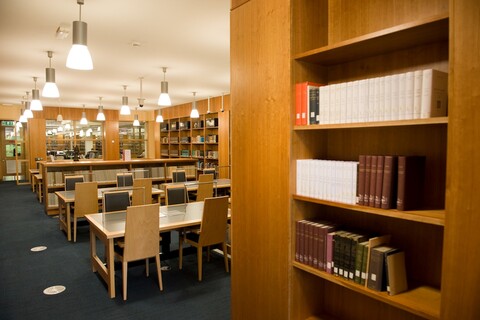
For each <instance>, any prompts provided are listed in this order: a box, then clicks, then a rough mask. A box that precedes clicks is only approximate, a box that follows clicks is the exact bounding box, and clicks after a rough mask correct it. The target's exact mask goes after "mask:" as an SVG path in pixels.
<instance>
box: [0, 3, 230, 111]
mask: <svg viewBox="0 0 480 320" xmlns="http://www.w3.org/2000/svg"><path fill="white" fill-rule="evenodd" d="M74 20H79V5H78V4H77V2H76V0H43V1H40V0H1V1H0V44H1V46H0V70H1V71H0V105H20V104H21V100H22V96H25V95H26V91H30V95H31V90H32V89H33V88H34V81H33V77H38V81H37V88H38V89H40V92H41V89H42V88H43V85H44V83H45V68H46V67H48V66H49V59H48V56H47V51H53V58H52V67H53V68H55V73H56V83H57V86H58V88H59V90H60V98H41V101H42V103H43V105H44V106H62V107H76V108H80V107H82V105H83V104H85V107H86V108H97V106H98V105H99V97H102V99H103V100H102V102H103V103H102V104H103V106H104V108H105V109H120V105H121V101H122V96H123V95H124V91H123V85H127V86H128V87H127V90H126V95H127V96H128V97H129V106H130V108H131V109H134V108H135V107H137V106H138V100H137V98H139V97H140V77H143V80H142V82H143V98H145V104H144V107H143V110H153V109H158V106H157V100H158V96H159V94H160V82H161V81H162V80H163V76H164V75H163V70H162V67H167V73H166V80H167V81H168V86H169V88H168V89H169V94H170V98H171V100H172V105H178V104H182V103H188V102H191V101H192V100H193V94H192V92H193V91H195V92H197V94H196V99H197V100H202V99H206V98H207V97H208V96H212V97H215V96H220V95H222V94H224V93H228V92H229V91H230V60H229V59H230V42H229V41H230V29H229V28H230V22H229V21H230V1H226V0H201V1H200V0H141V1H138V0H137V1H134V0H121V1H118V0H85V4H84V5H83V6H82V9H81V20H82V21H84V22H86V23H87V24H88V43H87V44H88V48H89V50H90V53H91V55H92V60H93V67H94V69H93V70H92V71H78V70H72V69H68V68H66V67H65V62H66V60H67V55H68V52H69V50H70V47H71V45H72V21H74ZM60 26H63V27H66V28H67V29H68V30H69V31H70V34H69V36H68V37H67V38H66V39H58V38H57V37H56V30H57V28H58V27H60Z"/></svg>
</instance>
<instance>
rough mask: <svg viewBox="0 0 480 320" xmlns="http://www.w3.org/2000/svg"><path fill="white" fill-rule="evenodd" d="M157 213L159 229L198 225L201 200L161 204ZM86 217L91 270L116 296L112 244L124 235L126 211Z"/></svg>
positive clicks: (200, 218) (110, 292) (111, 296)
mask: <svg viewBox="0 0 480 320" xmlns="http://www.w3.org/2000/svg"><path fill="white" fill-rule="evenodd" d="M229 213H230V211H229ZM159 214H160V225H159V228H158V230H159V232H165V231H172V230H176V229H180V228H184V227H190V226H197V225H200V224H201V221H202V215H203V201H199V202H191V203H187V204H179V205H173V206H161V207H160V210H159ZM85 218H86V219H87V221H88V222H89V223H90V258H91V260H92V271H93V272H98V273H99V274H100V276H101V277H102V278H103V280H105V282H106V283H107V287H108V294H109V296H110V298H115V265H114V258H115V254H114V250H113V245H114V241H115V239H116V238H121V237H123V236H124V235H125V219H126V213H125V212H119V213H107V214H104V213H95V214H89V215H86V216H85ZM97 238H98V239H100V240H101V241H102V242H103V243H104V245H105V250H106V252H105V258H106V260H107V261H105V262H106V264H104V261H102V260H101V258H100V257H99V256H98V255H97V246H96V240H97Z"/></svg>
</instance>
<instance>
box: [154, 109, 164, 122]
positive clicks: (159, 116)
mask: <svg viewBox="0 0 480 320" xmlns="http://www.w3.org/2000/svg"><path fill="white" fill-rule="evenodd" d="M155 122H160V123H161V122H163V116H162V109H159V110H158V114H157V118H156V119H155Z"/></svg>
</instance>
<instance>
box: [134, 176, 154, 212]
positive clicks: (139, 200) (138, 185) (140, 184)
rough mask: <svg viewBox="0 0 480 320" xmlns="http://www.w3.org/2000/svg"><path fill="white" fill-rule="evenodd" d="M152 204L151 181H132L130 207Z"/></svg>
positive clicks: (143, 179)
mask: <svg viewBox="0 0 480 320" xmlns="http://www.w3.org/2000/svg"><path fill="white" fill-rule="evenodd" d="M151 203H152V179H148V178H142V179H135V180H133V192H132V206H138V205H142V204H151Z"/></svg>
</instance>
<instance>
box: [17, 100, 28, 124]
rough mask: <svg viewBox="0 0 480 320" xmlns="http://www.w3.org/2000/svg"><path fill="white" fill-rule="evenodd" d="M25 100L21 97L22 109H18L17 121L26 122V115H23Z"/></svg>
mask: <svg viewBox="0 0 480 320" xmlns="http://www.w3.org/2000/svg"><path fill="white" fill-rule="evenodd" d="M24 110H25V100H23V99H22V109H20V117H19V118H18V121H20V122H23V123H26V122H27V117H25V113H24Z"/></svg>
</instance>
